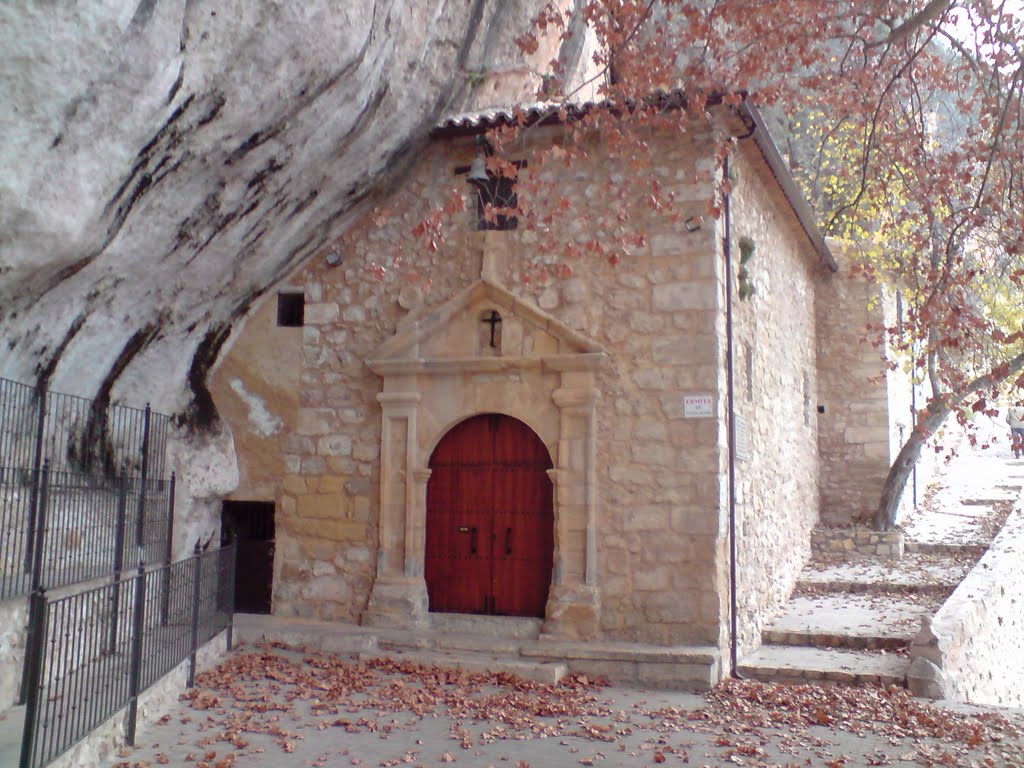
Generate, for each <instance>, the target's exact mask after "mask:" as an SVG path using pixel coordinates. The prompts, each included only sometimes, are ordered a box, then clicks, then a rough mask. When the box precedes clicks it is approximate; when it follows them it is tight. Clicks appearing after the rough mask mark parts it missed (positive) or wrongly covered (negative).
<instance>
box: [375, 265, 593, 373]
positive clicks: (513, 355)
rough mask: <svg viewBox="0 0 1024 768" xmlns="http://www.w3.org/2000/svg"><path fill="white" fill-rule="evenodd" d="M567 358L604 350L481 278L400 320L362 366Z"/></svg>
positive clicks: (564, 359)
mask: <svg viewBox="0 0 1024 768" xmlns="http://www.w3.org/2000/svg"><path fill="white" fill-rule="evenodd" d="M492 327H493V328H494V331H493V332H492V330H491V329H492ZM572 357H582V358H584V359H587V360H594V361H595V362H596V361H599V360H602V359H604V357H605V350H604V348H603V347H602V346H601V345H600V344H598V343H597V342H595V341H592V340H590V339H588V338H587V337H585V336H583V335H582V334H581V333H579V332H577V331H575V330H573V329H572V328H570V327H569V326H567V325H565V324H564V323H562V322H561V321H559V320H557V319H555V318H554V317H552V316H551V315H549V314H547V313H546V312H544V311H543V310H541V309H539V308H538V307H536V306H535V305H533V304H530V303H527V302H525V301H523V300H522V299H520V298H518V297H517V296H515V295H514V294H512V293H511V292H510V291H508V290H507V289H506V288H503V287H502V286H500V285H498V284H496V283H494V282H491V281H490V280H488V279H486V278H482V279H480V280H477V281H476V282H474V283H473V284H471V285H469V286H468V287H467V288H465V289H464V290H462V291H460V292H459V293H458V294H456V295H455V296H454V297H452V298H451V299H449V300H448V301H447V302H445V303H444V304H441V305H440V306H438V307H434V308H432V309H429V310H422V311H421V312H419V313H414V314H412V315H409V316H408V317H406V318H405V319H404V320H403V321H402V322H401V323H400V325H399V328H398V331H397V333H396V334H395V335H394V336H393V337H391V338H390V339H388V340H387V341H386V342H385V343H384V344H382V345H381V346H380V347H378V348H377V350H376V351H375V352H374V353H373V354H372V355H370V359H369V360H368V361H367V362H368V364H369V365H370V367H371V368H373V369H374V370H377V369H378V368H380V367H382V366H385V367H391V366H387V365H386V364H387V363H399V362H400V361H419V362H422V363H424V364H430V363H435V364H437V363H442V362H444V361H449V362H456V361H458V362H461V363H463V364H465V365H469V364H472V361H474V360H479V361H481V362H482V363H484V361H488V360H493V361H495V362H498V361H504V362H505V363H512V362H514V361H522V362H525V361H529V360H534V361H536V360H537V359H538V358H540V359H543V360H545V361H551V362H553V363H555V364H559V361H561V363H562V364H565V365H568V364H569V361H568V360H567V359H566V358H572ZM579 362H581V363H582V362H583V360H580V361H579ZM492 365H493V363H492ZM586 367H590V366H586Z"/></svg>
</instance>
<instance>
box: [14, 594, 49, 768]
mask: <svg viewBox="0 0 1024 768" xmlns="http://www.w3.org/2000/svg"><path fill="white" fill-rule="evenodd" d="M28 605H29V611H28V615H29V623H28V633H27V635H26V638H25V674H24V677H23V678H22V694H23V701H24V704H25V724H24V726H23V728H22V733H21V758H20V760H19V761H18V765H19V767H20V768H33V762H34V759H35V754H34V753H35V746H36V723H37V721H38V719H39V682H40V678H41V677H42V674H43V663H44V660H45V657H46V618H47V616H46V614H47V605H46V593H45V592H44V591H43V590H42V589H39V590H37V591H35V592H33V593H32V594H31V595H29V598H28Z"/></svg>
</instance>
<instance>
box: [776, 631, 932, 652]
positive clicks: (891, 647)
mask: <svg viewBox="0 0 1024 768" xmlns="http://www.w3.org/2000/svg"><path fill="white" fill-rule="evenodd" d="M911 640H913V638H912V637H910V636H907V637H891V636H885V635H877V634H857V635H845V634H832V633H829V632H822V631H819V630H814V629H805V630H785V631H784V630H776V629H766V630H764V631H763V632H762V633H761V641H762V642H763V643H764V644H765V645H783V646H787V645H788V646H798V647H801V648H836V649H842V648H846V649H850V650H858V651H898V650H901V649H904V648H909V647H910V642H911Z"/></svg>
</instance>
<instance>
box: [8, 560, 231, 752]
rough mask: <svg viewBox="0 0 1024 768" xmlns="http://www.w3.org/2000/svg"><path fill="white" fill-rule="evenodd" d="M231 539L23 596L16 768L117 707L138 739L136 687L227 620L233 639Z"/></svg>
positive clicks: (64, 745)
mask: <svg viewBox="0 0 1024 768" xmlns="http://www.w3.org/2000/svg"><path fill="white" fill-rule="evenodd" d="M234 573H235V545H234V544H232V545H229V546H227V547H224V548H222V549H219V550H214V551H211V552H205V553H201V552H198V551H197V553H196V554H195V555H193V556H192V557H190V558H188V559H186V560H181V561H179V562H177V563H172V564H171V565H165V566H163V567H160V568H155V569H152V570H149V571H146V570H145V569H144V568H143V567H142V566H141V565H140V567H139V569H138V572H137V574H136V575H135V576H133V577H131V578H128V579H124V580H119V581H115V582H113V583H111V584H106V585H104V586H102V587H99V588H97V589H92V590H89V591H87V592H81V593H78V594H75V595H71V596H70V597H65V598H62V599H59V600H53V601H50V600H48V599H47V597H46V596H45V594H44V593H43V592H42V591H41V590H40V591H37V592H34V593H33V594H32V596H31V597H30V598H29V599H30V600H31V601H32V603H33V605H32V609H33V610H32V611H31V614H32V619H31V621H30V624H29V630H28V642H27V648H26V662H25V664H26V691H27V696H26V702H25V725H24V732H23V737H22V748H21V760H20V763H19V765H20V767H21V768H40V767H41V766H45V765H47V764H48V763H50V762H52V761H53V760H54V759H55V758H57V757H59V756H60V755H61V754H63V753H64V752H66V751H67V750H68V749H70V748H71V747H72V746H74V744H75V743H77V742H78V741H80V740H81V739H82V738H84V737H85V736H87V735H88V734H89V733H90V732H91V731H92V730H94V729H95V728H96V727H97V726H99V725H100V724H101V723H103V722H104V721H105V720H107V719H109V718H110V717H112V716H114V715H115V714H116V713H117V712H118V711H119V710H121V709H125V708H126V709H127V711H126V713H125V718H126V719H125V738H126V741H127V743H128V744H129V745H133V744H134V743H135V726H136V719H137V713H138V698H139V695H140V694H141V693H142V692H143V691H145V690H146V689H147V688H149V687H150V686H151V685H153V684H154V683H155V682H157V681H158V680H159V679H160V678H161V677H163V676H164V675H166V674H167V673H169V672H170V671H172V670H173V669H174V668H175V667H177V666H178V665H179V664H180V663H181V662H183V661H185V660H186V659H187V660H189V671H188V684H189V685H190V686H191V685H193V684H194V681H195V666H196V653H197V651H198V649H199V648H200V647H201V646H202V645H203V643H205V642H207V641H209V640H211V639H213V638H214V637H216V636H217V635H218V634H219V633H220V632H222V631H224V630H225V629H226V630H227V632H228V635H227V645H228V648H229V649H230V648H231V626H232V616H233V612H234V599H233V598H234Z"/></svg>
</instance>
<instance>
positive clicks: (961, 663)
mask: <svg viewBox="0 0 1024 768" xmlns="http://www.w3.org/2000/svg"><path fill="white" fill-rule="evenodd" d="M1022 551H1024V505H1022V504H1021V502H1019V501H1018V503H1017V505H1016V506H1015V507H1014V509H1013V511H1012V512H1011V513H1010V517H1009V518H1008V519H1007V521H1006V523H1005V524H1004V525H1003V529H1002V531H1001V532H1000V533H999V535H998V536H997V537H996V538H995V540H994V541H993V542H992V545H991V546H990V547H989V550H988V551H987V552H986V553H985V555H984V556H983V557H982V558H981V560H979V561H978V563H977V564H976V565H975V566H974V568H973V569H972V570H971V572H970V573H969V574H967V578H965V579H964V580H963V581H962V582H960V586H958V587H957V588H956V590H955V591H954V592H953V594H952V595H951V596H950V597H949V599H948V600H946V602H945V603H944V604H943V606H942V607H941V608H940V609H939V610H938V612H937V613H936V614H935V615H934V616H933V617H932V618H931V620H930V621H926V623H925V625H924V627H923V628H922V630H921V632H920V633H919V634H918V635H917V637H916V638H914V642H913V644H912V645H911V647H910V656H911V659H912V660H913V661H912V663H911V670H910V677H909V682H910V687H911V691H912V692H913V693H914V694H915V695H919V696H931V697H935V698H946V699H952V700H954V701H964V702H969V703H971V704H997V705H1000V706H1007V707H1021V706H1024V610H1021V606H1022V605H1024V558H1021V554H1020V553H1021V552H1022Z"/></svg>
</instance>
